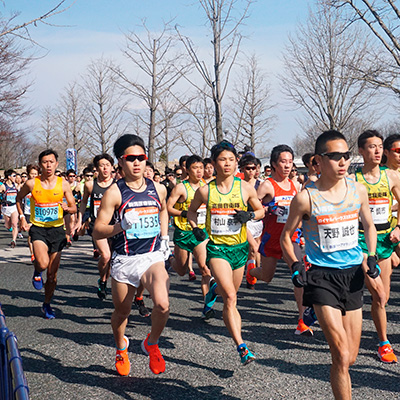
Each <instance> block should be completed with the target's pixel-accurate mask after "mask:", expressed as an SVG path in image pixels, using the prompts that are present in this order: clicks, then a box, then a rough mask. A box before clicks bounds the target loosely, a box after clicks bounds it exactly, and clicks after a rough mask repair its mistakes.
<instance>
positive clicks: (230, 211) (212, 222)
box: [188, 140, 264, 365]
mask: <svg viewBox="0 0 400 400" xmlns="http://www.w3.org/2000/svg"><path fill="white" fill-rule="evenodd" d="M236 157H237V153H236V150H235V148H234V146H233V145H232V144H231V143H229V142H228V141H226V140H223V141H222V142H220V143H218V144H216V145H215V146H213V148H212V149H211V159H212V160H213V164H214V168H215V170H216V172H217V176H216V179H214V180H213V181H211V182H210V183H209V184H208V185H206V186H202V187H200V188H199V189H198V190H197V191H196V193H195V195H194V198H193V200H192V203H191V205H190V208H189V211H188V220H189V223H190V225H191V226H192V228H193V233H194V235H195V237H196V239H197V240H199V241H202V240H204V239H205V237H206V235H205V233H204V231H203V230H201V229H200V228H199V227H198V226H197V210H198V209H199V208H200V207H201V205H202V204H206V205H207V215H206V229H207V233H208V234H209V236H210V241H209V242H208V243H207V265H208V266H209V267H210V269H211V272H212V275H213V276H214V278H215V281H216V282H210V285H211V287H210V290H209V292H208V293H207V295H206V299H205V305H204V310H203V313H204V314H206V313H207V312H208V311H209V310H210V309H211V307H212V305H213V304H214V303H215V300H216V297H217V294H220V295H221V296H222V298H223V301H224V308H223V319H224V323H225V325H226V327H227V328H228V331H229V333H230V335H231V336H232V339H233V341H234V342H235V344H236V345H237V350H238V352H239V355H240V359H241V362H242V364H243V365H246V364H248V363H249V362H251V361H253V360H254V355H253V354H252V353H251V352H250V351H249V349H248V348H247V346H246V344H245V343H243V339H242V332H241V331H242V328H241V317H240V314H239V312H238V310H237V308H236V301H237V291H238V289H239V287H240V284H241V282H242V279H243V271H244V266H245V264H246V260H247V256H248V252H249V244H248V242H247V229H246V222H248V221H250V220H251V219H261V218H262V217H263V216H264V210H263V208H262V206H261V204H260V202H259V200H258V199H257V193H256V191H255V189H254V187H252V186H251V185H250V184H248V183H247V182H244V181H242V180H240V179H238V178H236V177H235V176H234V175H235V173H236V166H237V160H236ZM248 204H250V205H251V207H252V208H253V210H254V211H251V212H249V211H247V205H248Z"/></svg>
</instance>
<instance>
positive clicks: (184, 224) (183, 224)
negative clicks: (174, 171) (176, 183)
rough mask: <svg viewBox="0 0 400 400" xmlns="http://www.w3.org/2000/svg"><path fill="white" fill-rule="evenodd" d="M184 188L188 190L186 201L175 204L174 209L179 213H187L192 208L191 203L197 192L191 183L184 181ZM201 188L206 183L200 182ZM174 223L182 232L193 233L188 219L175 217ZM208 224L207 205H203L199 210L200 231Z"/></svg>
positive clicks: (198, 222) (198, 224) (198, 223)
mask: <svg viewBox="0 0 400 400" xmlns="http://www.w3.org/2000/svg"><path fill="white" fill-rule="evenodd" d="M182 183H183V186H185V189H186V200H185V201H183V202H182V203H178V202H177V203H175V205H174V208H175V209H177V210H179V211H187V210H188V209H189V207H190V203H191V202H192V200H193V197H194V194H195V192H196V190H194V189H193V188H192V186H190V183H189V181H183V182H182ZM199 185H200V186H204V185H205V184H204V182H202V181H200V182H199ZM174 223H175V225H176V227H178V228H179V229H181V230H182V231H191V230H192V227H191V226H190V224H189V222H188V220H187V218H182V217H181V216H177V217H174ZM205 223H206V205H205V204H202V205H201V206H200V207H199V209H198V210H197V226H198V227H199V228H200V229H203V228H204V227H205Z"/></svg>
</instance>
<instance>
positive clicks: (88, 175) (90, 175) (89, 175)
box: [85, 174, 93, 178]
mask: <svg viewBox="0 0 400 400" xmlns="http://www.w3.org/2000/svg"><path fill="white" fill-rule="evenodd" d="M85 176H87V177H88V178H91V177H93V174H85Z"/></svg>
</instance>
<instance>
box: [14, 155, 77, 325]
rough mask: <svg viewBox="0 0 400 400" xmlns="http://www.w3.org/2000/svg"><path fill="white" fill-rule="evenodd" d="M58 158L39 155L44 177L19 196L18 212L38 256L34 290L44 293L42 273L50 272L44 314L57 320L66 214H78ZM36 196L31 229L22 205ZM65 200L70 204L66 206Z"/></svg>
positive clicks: (27, 184)
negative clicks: (53, 303) (55, 305)
mask: <svg viewBox="0 0 400 400" xmlns="http://www.w3.org/2000/svg"><path fill="white" fill-rule="evenodd" d="M57 160H58V154H57V152H56V151H54V150H51V149H48V150H44V151H42V152H41V153H40V154H39V166H40V168H41V175H40V176H38V177H36V178H34V179H29V180H28V181H26V182H25V184H24V186H23V187H22V188H21V190H20V191H19V192H18V195H17V209H18V214H19V218H20V226H21V229H22V230H23V231H28V230H29V236H30V237H31V241H32V244H33V254H34V256H35V262H34V272H33V278H32V284H33V287H34V288H35V289H36V290H41V289H42V287H43V279H42V272H43V271H45V270H47V280H46V283H45V285H44V303H43V306H42V312H43V314H44V317H45V318H46V319H53V318H55V313H54V311H53V309H52V308H51V306H50V301H51V299H52V297H53V294H54V291H55V289H56V285H57V272H58V268H59V266H60V259H61V250H62V249H63V247H64V246H65V245H66V241H67V240H66V237H65V231H64V218H63V214H64V212H69V213H75V212H76V206H75V200H74V197H73V195H72V191H71V187H70V185H69V183H68V182H67V181H66V180H65V179H64V178H62V177H58V176H56V175H55V171H56V169H57V167H58V161H57ZM29 193H32V197H31V200H30V204H31V216H30V222H31V223H32V226H31V227H30V228H29V224H28V221H27V220H26V218H25V215H24V211H23V206H22V201H23V199H24V197H25V196H27V195H28V194H29ZM63 198H65V199H66V200H67V203H68V204H66V203H64V202H63Z"/></svg>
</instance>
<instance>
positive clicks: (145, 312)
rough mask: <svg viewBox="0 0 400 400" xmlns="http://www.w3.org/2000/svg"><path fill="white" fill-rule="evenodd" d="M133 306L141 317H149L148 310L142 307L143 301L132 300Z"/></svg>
mask: <svg viewBox="0 0 400 400" xmlns="http://www.w3.org/2000/svg"><path fill="white" fill-rule="evenodd" d="M134 303H135V306H136V307H137V309H138V310H139V314H140V315H141V316H142V317H148V316H149V315H150V311H149V310H148V308H147V307H146V306H145V305H144V301H143V299H137V298H136V297H135V300H134Z"/></svg>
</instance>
